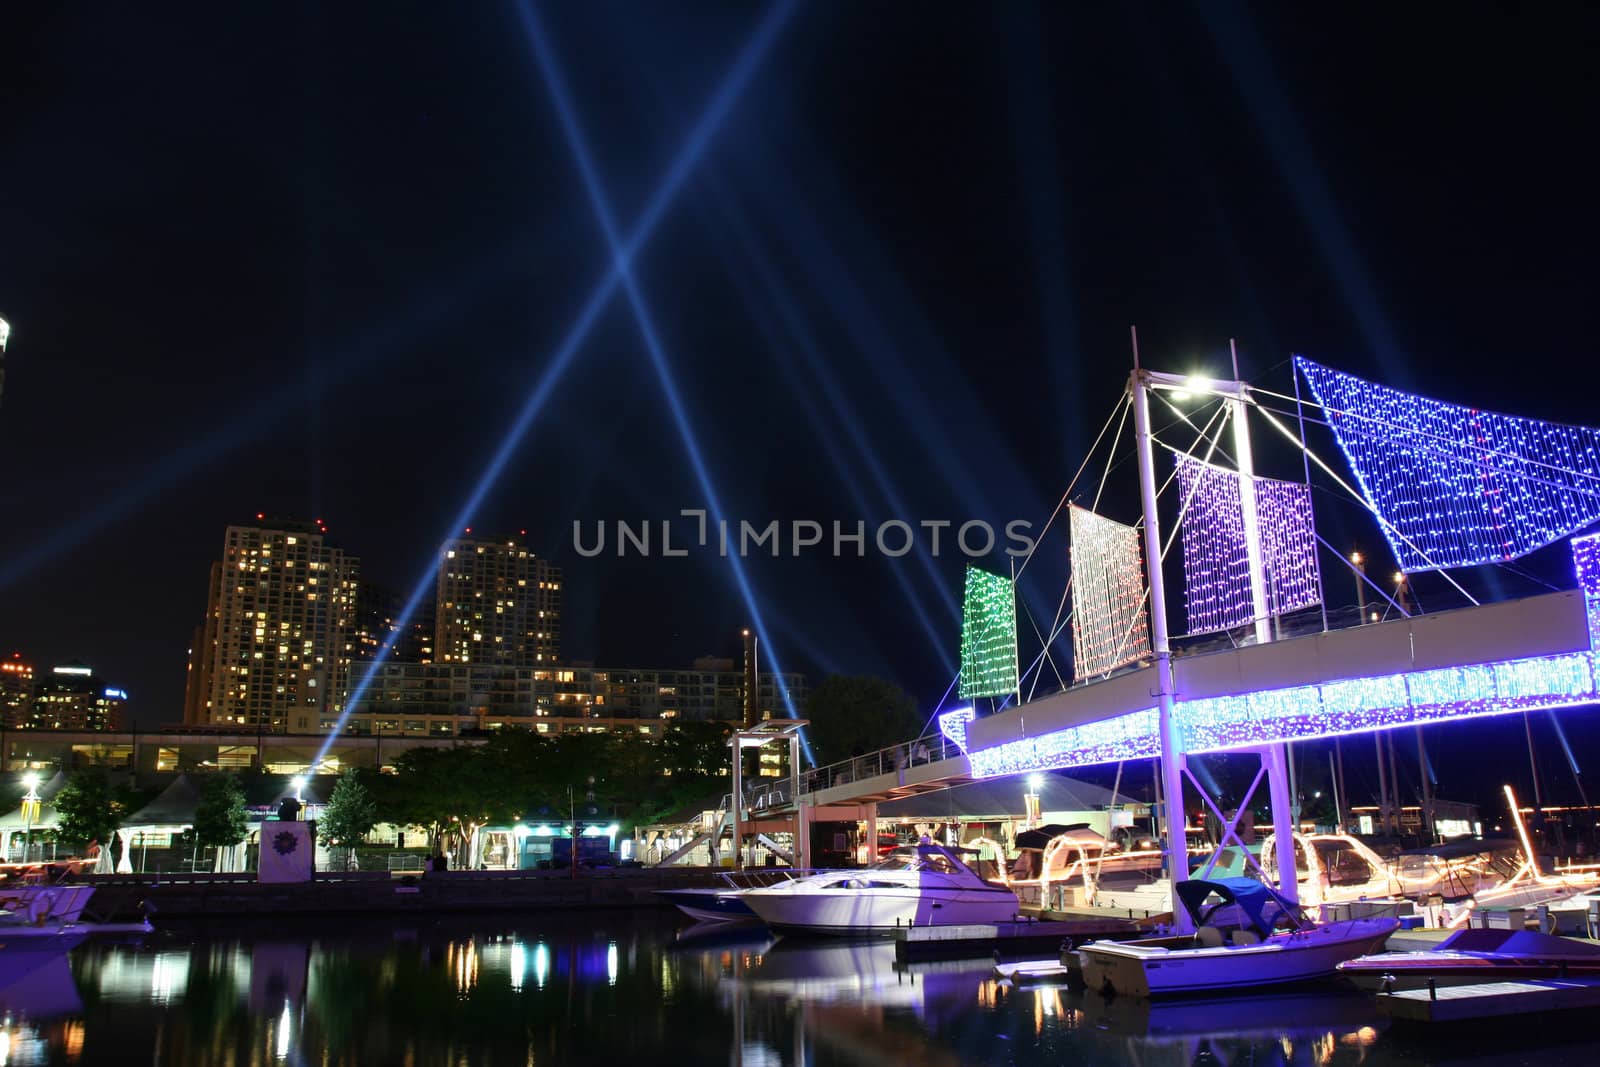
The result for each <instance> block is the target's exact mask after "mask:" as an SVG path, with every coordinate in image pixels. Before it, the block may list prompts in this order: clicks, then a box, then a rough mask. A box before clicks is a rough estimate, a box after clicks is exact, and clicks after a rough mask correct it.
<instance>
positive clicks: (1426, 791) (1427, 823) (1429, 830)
mask: <svg viewBox="0 0 1600 1067" xmlns="http://www.w3.org/2000/svg"><path fill="white" fill-rule="evenodd" d="M1413 729H1415V730H1416V732H1417V773H1418V774H1420V775H1422V801H1421V803H1422V808H1421V810H1420V812H1419V813H1418V814H1419V815H1420V816H1421V820H1422V836H1423V839H1424V840H1425V841H1427V842H1429V843H1431V842H1432V841H1433V788H1432V785H1431V783H1429V781H1428V746H1427V742H1425V741H1423V739H1422V727H1420V726H1416V727H1413Z"/></svg>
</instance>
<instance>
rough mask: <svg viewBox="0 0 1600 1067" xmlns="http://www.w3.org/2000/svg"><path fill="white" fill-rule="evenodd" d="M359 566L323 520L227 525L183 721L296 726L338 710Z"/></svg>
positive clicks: (344, 689) (345, 682)
mask: <svg viewBox="0 0 1600 1067" xmlns="http://www.w3.org/2000/svg"><path fill="white" fill-rule="evenodd" d="M258 518H259V517H258ZM359 570H360V561H359V560H358V559H357V558H356V557H354V556H351V555H348V554H346V553H345V552H344V551H343V550H342V549H340V548H339V547H337V546H336V545H334V544H333V543H332V541H331V540H330V539H329V538H328V535H327V531H326V529H325V528H324V527H322V526H321V524H320V523H300V522H284V521H278V520H266V519H265V518H259V521H258V522H257V523H256V524H255V525H240V526H230V527H228V532H227V535H226V538H225V540H224V542H223V552H222V559H221V560H220V561H218V562H217V563H216V564H214V565H213V566H212V572H211V583H210V596H209V598H208V604H207V611H206V619H205V622H204V624H203V625H202V626H201V627H200V630H199V631H198V635H197V636H198V640H197V642H196V645H195V647H194V648H193V649H192V650H191V652H190V668H189V690H188V693H187V694H186V698H185V721H186V722H189V723H192V724H217V725H242V726H251V727H255V728H257V729H265V730H275V731H282V730H291V731H298V730H312V729H315V728H316V725H317V723H318V722H319V721H320V720H321V719H322V718H324V717H326V716H329V715H333V716H337V715H338V714H339V712H340V711H341V710H343V707H344V700H345V697H346V695H347V693H348V691H349V680H350V660H351V650H350V646H351V631H352V628H353V625H354V615H355V601H356V588H357V582H358V578H359Z"/></svg>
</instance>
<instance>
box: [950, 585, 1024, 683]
mask: <svg viewBox="0 0 1600 1067" xmlns="http://www.w3.org/2000/svg"><path fill="white" fill-rule="evenodd" d="M961 614H962V619H961V699H963V700H965V699H967V698H968V697H995V696H1003V695H1004V694H1006V693H1013V692H1016V688H1017V602H1016V599H1015V597H1014V596H1013V595H1012V591H1011V579H1009V578H1002V577H1001V576H1000V575H998V574H990V573H989V572H988V571H985V570H981V569H979V568H977V567H968V568H967V592H966V597H965V603H964V604H963V606H962V613H961Z"/></svg>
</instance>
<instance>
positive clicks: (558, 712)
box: [319, 659, 808, 736]
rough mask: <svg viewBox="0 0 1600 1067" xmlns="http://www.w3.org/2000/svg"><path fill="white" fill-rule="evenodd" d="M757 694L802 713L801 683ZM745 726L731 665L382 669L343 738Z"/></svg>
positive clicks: (782, 710)
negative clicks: (517, 730) (678, 725)
mask: <svg viewBox="0 0 1600 1067" xmlns="http://www.w3.org/2000/svg"><path fill="white" fill-rule="evenodd" d="M757 690H758V705H759V708H760V711H761V715H762V717H763V718H782V717H783V716H785V715H787V714H788V707H789V703H790V702H792V703H793V705H794V707H795V709H796V711H797V712H801V713H803V711H804V707H805V700H806V695H807V692H808V690H807V686H806V678H805V675H803V674H781V675H777V676H773V675H771V674H762V675H761V676H760V678H759V681H758V686H757ZM786 698H787V699H786ZM743 720H744V672H742V671H738V670H735V669H734V668H733V662H732V661H731V660H723V659H704V660H696V661H695V664H694V666H693V667H692V668H691V669H689V670H656V669H645V668H636V667H625V668H616V667H592V666H570V667H531V668H530V667H511V668H507V667H490V666H481V665H468V664H449V663H431V664H420V663H384V664H382V665H381V666H379V667H378V670H377V673H376V674H374V676H373V679H372V685H371V687H370V688H369V689H368V690H367V692H366V694H365V696H364V697H363V698H362V700H361V702H360V703H359V704H358V705H356V706H355V707H354V708H353V709H352V711H351V715H350V718H349V720H348V721H347V722H346V723H345V729H346V730H347V731H350V732H352V733H379V734H400V735H412V736H416V735H436V736H447V735H452V734H458V733H460V732H462V731H463V730H497V729H503V728H506V727H514V728H521V729H526V730H533V731H536V732H538V733H544V734H555V733H562V732H563V731H567V730H590V731H610V730H615V729H628V730H636V731H637V732H639V733H644V734H652V733H654V734H659V733H661V732H662V731H663V730H665V729H666V728H667V727H669V726H671V725H672V724H673V723H675V722H696V721H702V722H727V723H735V724H739V723H742V722H743ZM337 722H338V719H337V717H336V716H329V717H327V718H325V719H323V720H322V722H321V723H320V724H319V725H320V727H321V728H322V729H324V730H331V729H333V728H334V726H335V725H336V723H337Z"/></svg>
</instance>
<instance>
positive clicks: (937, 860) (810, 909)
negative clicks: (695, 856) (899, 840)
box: [740, 845, 1018, 936]
mask: <svg viewBox="0 0 1600 1067" xmlns="http://www.w3.org/2000/svg"><path fill="white" fill-rule="evenodd" d="M740 899H741V900H743V901H744V903H745V904H747V905H749V907H750V910H751V911H753V912H755V913H756V915H757V917H759V918H760V919H761V921H762V922H764V923H766V924H767V925H768V926H770V927H771V928H772V929H774V930H780V931H799V932H806V933H817V934H836V935H847V936H848V935H866V934H886V933H892V932H893V931H894V930H895V929H896V928H897V927H903V926H957V925H962V924H965V923H1000V922H1010V921H1011V920H1013V919H1015V918H1016V916H1017V908H1018V904H1017V896H1016V894H1015V893H1013V892H1012V891H1011V890H1010V889H1007V888H1006V887H1005V886H1000V885H992V884H990V883H988V882H985V881H984V880H983V879H982V878H980V877H978V874H977V872H976V871H974V870H973V869H972V868H971V867H969V866H967V864H966V863H965V862H963V861H962V859H961V858H960V857H959V856H958V855H956V853H955V852H953V851H951V850H950V849H948V848H945V847H944V846H942V845H903V846H901V847H900V848H897V849H895V850H894V851H893V852H891V853H889V854H888V855H887V856H885V857H884V858H883V859H881V860H879V861H878V862H877V863H874V864H873V865H872V866H870V867H865V868H863V869H861V870H853V871H830V872H827V873H825V874H818V875H813V876H812V877H810V878H802V879H800V880H798V881H794V882H788V883H785V884H784V885H778V886H771V887H768V888H765V889H751V890H747V891H746V892H744V893H742V894H740Z"/></svg>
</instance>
